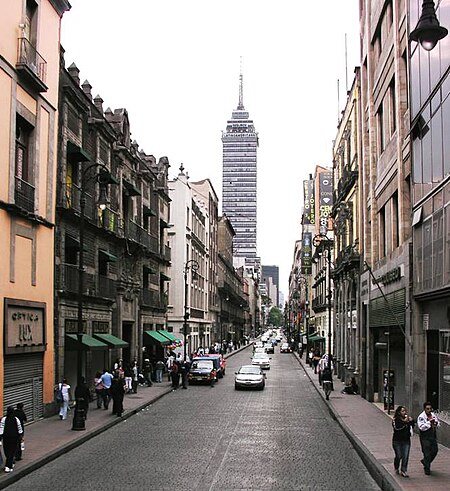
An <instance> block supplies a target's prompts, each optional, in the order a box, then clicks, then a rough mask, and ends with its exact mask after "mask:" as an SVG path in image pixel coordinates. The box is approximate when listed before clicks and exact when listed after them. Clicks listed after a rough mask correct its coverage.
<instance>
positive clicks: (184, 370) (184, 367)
mask: <svg viewBox="0 0 450 491" xmlns="http://www.w3.org/2000/svg"><path fill="white" fill-rule="evenodd" d="M190 369H191V364H190V363H189V361H188V360H184V361H183V363H182V364H181V385H182V386H183V389H187V388H188V378H189V370H190Z"/></svg>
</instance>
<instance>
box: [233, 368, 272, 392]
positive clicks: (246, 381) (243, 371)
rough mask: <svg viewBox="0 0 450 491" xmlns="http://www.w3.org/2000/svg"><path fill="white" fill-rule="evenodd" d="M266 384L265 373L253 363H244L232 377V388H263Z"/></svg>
mask: <svg viewBox="0 0 450 491" xmlns="http://www.w3.org/2000/svg"><path fill="white" fill-rule="evenodd" d="M265 385H266V375H265V374H264V373H263V371H262V370H261V368H260V367H256V366H254V365H244V366H243V367H241V368H239V371H237V372H236V377H235V379H234V388H235V389H236V390H238V389H244V388H256V389H260V390H263V389H264V386H265Z"/></svg>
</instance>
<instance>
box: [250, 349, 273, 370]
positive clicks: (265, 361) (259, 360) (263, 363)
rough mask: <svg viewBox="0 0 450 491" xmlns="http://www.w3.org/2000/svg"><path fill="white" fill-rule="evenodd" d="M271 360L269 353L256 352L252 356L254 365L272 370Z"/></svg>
mask: <svg viewBox="0 0 450 491" xmlns="http://www.w3.org/2000/svg"><path fill="white" fill-rule="evenodd" d="M270 360H271V359H270V358H269V355H268V354H267V353H255V354H254V355H253V358H252V365H257V366H259V367H261V368H265V369H266V370H270Z"/></svg>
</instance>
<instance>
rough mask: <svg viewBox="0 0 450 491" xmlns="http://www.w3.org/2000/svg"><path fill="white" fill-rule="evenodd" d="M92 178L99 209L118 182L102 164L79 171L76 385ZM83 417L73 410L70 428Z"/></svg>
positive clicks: (82, 424) (77, 427)
mask: <svg viewBox="0 0 450 491" xmlns="http://www.w3.org/2000/svg"><path fill="white" fill-rule="evenodd" d="M99 167H100V168H101V170H100V172H96V173H95V174H93V175H91V176H89V177H87V176H88V173H89V171H91V170H92V169H96V170H97V169H98V168H99ZM91 180H93V181H94V182H97V183H98V184H99V188H100V189H99V199H98V202H97V204H98V205H99V208H100V209H101V210H104V209H105V208H106V206H107V204H108V186H109V184H118V182H117V181H116V179H114V177H113V176H112V175H111V174H110V172H109V170H108V168H107V167H106V166H105V165H103V164H98V163H94V164H91V165H89V166H87V167H86V168H85V169H83V171H82V172H81V187H80V230H79V232H80V250H79V251H78V298H77V304H78V308H77V341H78V350H77V385H78V386H79V385H80V384H81V379H82V376H83V373H82V364H83V351H82V346H83V344H82V343H83V334H84V332H83V331H84V329H83V295H84V219H85V210H86V184H87V183H88V182H89V181H91ZM84 429H86V427H85V418H84V415H83V414H81V413H80V411H78V410H75V411H74V415H73V424H72V430H84Z"/></svg>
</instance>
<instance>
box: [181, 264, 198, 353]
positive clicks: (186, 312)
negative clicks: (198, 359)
mask: <svg viewBox="0 0 450 491" xmlns="http://www.w3.org/2000/svg"><path fill="white" fill-rule="evenodd" d="M199 267H200V265H199V264H198V262H197V261H196V260H195V259H189V261H187V262H186V264H185V265H184V271H183V272H184V322H183V336H184V361H186V359H187V356H186V355H187V353H186V350H187V329H188V319H189V307H188V287H189V285H188V272H189V270H191V272H192V278H193V276H194V274H196V273H197V270H198V268H199Z"/></svg>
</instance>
